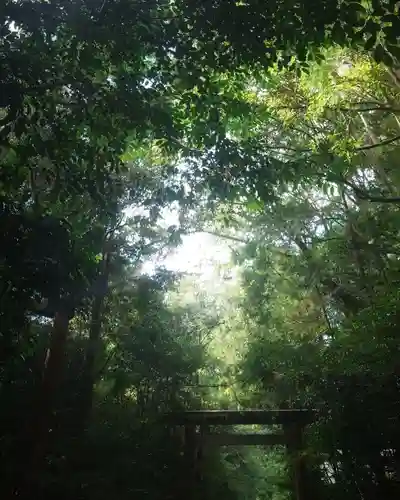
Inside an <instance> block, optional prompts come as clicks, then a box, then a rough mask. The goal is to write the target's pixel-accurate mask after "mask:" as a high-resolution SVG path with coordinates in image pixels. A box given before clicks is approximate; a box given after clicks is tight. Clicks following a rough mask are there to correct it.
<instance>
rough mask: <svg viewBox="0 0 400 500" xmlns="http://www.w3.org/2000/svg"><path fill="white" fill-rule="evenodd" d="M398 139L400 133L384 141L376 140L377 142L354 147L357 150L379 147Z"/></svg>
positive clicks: (399, 138)
mask: <svg viewBox="0 0 400 500" xmlns="http://www.w3.org/2000/svg"><path fill="white" fill-rule="evenodd" d="M399 140H400V135H396V136H395V137H391V138H390V139H386V140H385V141H382V142H378V143H377V144H369V145H368V146H361V147H360V148H356V150H357V151H365V150H367V149H374V148H379V147H381V146H386V145H387V144H391V143H392V142H396V141H399Z"/></svg>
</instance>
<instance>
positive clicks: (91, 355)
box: [77, 253, 110, 433]
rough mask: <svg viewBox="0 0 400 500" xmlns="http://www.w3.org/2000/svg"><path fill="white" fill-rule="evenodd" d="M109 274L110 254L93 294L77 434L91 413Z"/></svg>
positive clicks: (83, 429) (107, 254) (105, 256)
mask: <svg viewBox="0 0 400 500" xmlns="http://www.w3.org/2000/svg"><path fill="white" fill-rule="evenodd" d="M109 274H110V254H109V253H106V254H105V255H104V257H103V269H102V272H101V277H100V281H101V283H102V284H101V286H100V287H99V290H98V291H97V293H96V294H95V297H94V301H93V306H92V314H91V320H90V328H89V339H88V344H87V348H86V355H85V363H84V367H83V373H82V379H81V388H80V397H79V409H78V416H77V429H78V433H82V432H84V431H85V429H86V427H87V425H88V422H89V419H90V413H91V411H92V405H93V391H94V385H95V382H96V372H95V365H96V357H97V354H98V352H99V348H100V344H101V327H102V319H103V309H104V300H105V297H106V294H107V288H108V280H109Z"/></svg>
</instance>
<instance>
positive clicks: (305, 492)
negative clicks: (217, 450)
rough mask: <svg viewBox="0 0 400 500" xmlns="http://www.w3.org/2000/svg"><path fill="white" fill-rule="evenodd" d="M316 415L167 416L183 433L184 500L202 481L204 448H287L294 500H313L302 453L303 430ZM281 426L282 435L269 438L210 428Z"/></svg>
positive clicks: (291, 412)
mask: <svg viewBox="0 0 400 500" xmlns="http://www.w3.org/2000/svg"><path fill="white" fill-rule="evenodd" d="M312 414H313V412H311V411H309V410H302V409H291V410H289V409H284V410H243V411H236V410H192V411H185V412H181V413H169V414H167V415H166V416H165V417H166V421H167V422H168V423H169V425H171V426H173V427H175V428H183V429H184V454H185V461H186V463H188V464H189V466H190V467H189V469H190V470H192V471H193V474H192V476H191V477H190V478H187V482H186V487H185V488H184V490H185V491H184V492H183V495H182V496H183V498H185V499H190V498H191V492H192V491H193V489H194V488H195V486H196V482H197V481H198V480H199V474H198V470H199V462H200V461H201V457H202V456H203V453H202V451H203V448H204V446H239V445H240V446H243V445H244V446H248V445H253V446H274V445H284V446H286V449H287V451H288V453H289V456H290V463H291V476H292V478H291V479H292V482H293V490H294V498H295V500H310V498H311V491H310V487H309V484H308V481H307V472H306V464H305V461H304V456H303V455H302V453H301V451H302V448H303V439H302V437H303V429H304V426H305V425H306V424H307V423H308V422H310V420H311V418H312ZM255 424H258V425H281V426H282V432H278V433H270V434H260V433H258V434H256V433H252V434H245V433H232V432H231V433H229V432H212V431H210V427H211V426H213V427H214V426H218V427H219V426H232V425H255Z"/></svg>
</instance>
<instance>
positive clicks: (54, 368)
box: [11, 308, 70, 499]
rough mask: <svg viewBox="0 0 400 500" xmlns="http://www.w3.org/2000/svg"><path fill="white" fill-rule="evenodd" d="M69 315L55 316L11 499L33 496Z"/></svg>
mask: <svg viewBox="0 0 400 500" xmlns="http://www.w3.org/2000/svg"><path fill="white" fill-rule="evenodd" d="M69 319H70V314H69V313H68V310H67V308H65V310H60V311H59V312H57V313H56V315H55V318H54V323H53V331H52V335H51V339H50V346H49V349H48V351H47V356H46V361H45V367H44V372H43V379H42V383H41V385H40V387H39V391H38V395H37V400H36V403H35V406H34V408H33V415H32V416H31V419H30V421H29V423H28V428H27V430H26V441H25V443H26V444H25V450H24V451H25V454H24V457H23V459H22V462H23V464H22V467H21V469H22V473H21V477H20V479H19V481H18V484H17V485H15V486H14V488H13V492H12V494H11V497H12V498H14V497H16V496H18V498H19V499H27V498H31V497H32V496H34V492H33V491H32V487H33V486H34V485H35V482H36V479H37V477H38V476H39V474H40V470H41V467H42V466H43V461H44V458H45V454H46V448H47V443H48V438H49V432H50V430H51V425H52V416H53V406H54V400H55V396H56V394H57V390H58V388H59V386H60V383H61V380H62V375H63V371H64V370H63V368H64V361H65V350H66V344H67V339H68V326H69Z"/></svg>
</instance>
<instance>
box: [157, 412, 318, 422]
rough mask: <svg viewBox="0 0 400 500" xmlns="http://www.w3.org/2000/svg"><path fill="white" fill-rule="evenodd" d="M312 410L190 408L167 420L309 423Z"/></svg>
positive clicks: (167, 415)
mask: <svg viewBox="0 0 400 500" xmlns="http://www.w3.org/2000/svg"><path fill="white" fill-rule="evenodd" d="M313 413H314V412H312V411H310V410H304V409H290V410H289V409H288V410H286V409H285V410H190V411H184V412H175V413H168V414H166V415H165V418H166V420H167V421H168V422H169V423H171V424H175V425H252V424H253V425H255V424H260V425H262V424H265V425H267V424H270V425H273V424H303V425H305V424H307V423H308V422H310V421H311V420H312V416H313Z"/></svg>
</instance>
